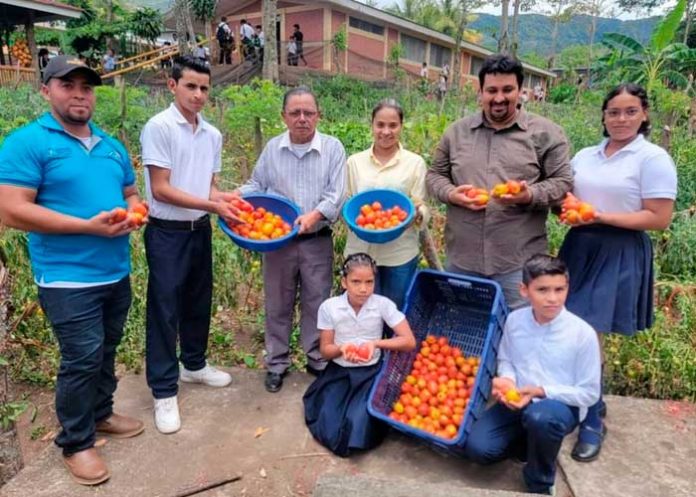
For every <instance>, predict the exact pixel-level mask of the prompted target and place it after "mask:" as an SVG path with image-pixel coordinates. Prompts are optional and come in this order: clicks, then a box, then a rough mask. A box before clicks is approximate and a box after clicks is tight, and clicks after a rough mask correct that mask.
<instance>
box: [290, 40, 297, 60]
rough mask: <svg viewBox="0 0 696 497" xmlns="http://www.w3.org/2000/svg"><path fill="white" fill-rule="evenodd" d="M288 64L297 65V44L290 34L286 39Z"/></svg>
mask: <svg viewBox="0 0 696 497" xmlns="http://www.w3.org/2000/svg"><path fill="white" fill-rule="evenodd" d="M288 65H289V66H296V65H297V44H296V43H295V40H294V39H293V37H292V36H291V37H290V38H289V40H288Z"/></svg>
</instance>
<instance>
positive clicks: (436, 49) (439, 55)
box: [430, 43, 452, 67]
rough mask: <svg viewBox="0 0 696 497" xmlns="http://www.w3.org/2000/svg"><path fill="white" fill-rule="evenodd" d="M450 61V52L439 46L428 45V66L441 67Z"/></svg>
mask: <svg viewBox="0 0 696 497" xmlns="http://www.w3.org/2000/svg"><path fill="white" fill-rule="evenodd" d="M451 59H452V50H450V49H449V48H447V47H441V46H440V45H435V44H434V43H431V44H430V65H431V66H435V67H443V66H444V65H445V64H449V63H450V60H451Z"/></svg>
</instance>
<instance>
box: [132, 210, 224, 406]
mask: <svg viewBox="0 0 696 497" xmlns="http://www.w3.org/2000/svg"><path fill="white" fill-rule="evenodd" d="M174 223H177V222H176V221H175V222H174ZM185 224H188V225H189V227H188V229H185V228H181V227H179V228H174V229H172V228H171V227H166V228H165V227H162V226H158V225H156V220H151V222H150V224H148V226H147V228H146V229H145V253H146V255H147V264H148V267H149V269H150V275H149V278H148V282H147V316H146V324H145V328H146V355H145V359H146V365H147V384H148V386H149V387H150V389H152V395H153V396H154V397H155V398H156V399H161V398H166V397H172V396H174V395H176V394H177V391H178V384H177V382H178V380H179V360H180V361H181V362H182V364H183V365H184V367H185V368H186V369H188V370H191V371H197V370H199V369H202V368H203V367H205V355H206V350H207V347H208V333H209V330H210V307H211V304H212V295H213V258H212V229H211V227H210V222H209V221H207V222H206V223H203V224H202V225H201V224H199V225H198V226H197V227H193V226H191V223H185ZM192 228H193V229H192ZM177 338H178V339H179V348H180V354H179V357H178V358H177V353H176V344H177Z"/></svg>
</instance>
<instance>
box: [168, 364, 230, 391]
mask: <svg viewBox="0 0 696 497" xmlns="http://www.w3.org/2000/svg"><path fill="white" fill-rule="evenodd" d="M179 378H180V379H181V381H183V382H184V383H203V384H204V385H208V386H209V387H226V386H227V385H229V384H230V383H231V382H232V376H231V375H230V374H229V373H225V372H224V371H220V370H219V369H216V368H214V367H213V366H210V365H208V364H206V365H205V367H204V368H203V369H199V370H198V371H189V370H188V369H186V368H185V367H183V366H181V372H180V373H179Z"/></svg>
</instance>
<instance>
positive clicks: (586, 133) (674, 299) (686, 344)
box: [0, 77, 696, 416]
mask: <svg viewBox="0 0 696 497" xmlns="http://www.w3.org/2000/svg"><path fill="white" fill-rule="evenodd" d="M307 83H308V84H310V85H311V86H313V88H314V89H315V90H316V91H317V93H318V95H319V99H320V104H321V107H322V110H323V118H322V121H321V124H320V129H321V130H323V131H325V132H327V133H330V134H332V135H335V136H337V137H338V138H339V139H341V140H342V142H343V143H344V144H345V146H346V149H347V152H348V153H349V154H350V153H353V152H356V151H359V150H362V149H364V148H365V147H367V146H368V144H369V143H370V129H369V115H370V111H371V109H372V106H373V105H374V104H375V103H376V102H378V101H379V100H380V99H382V98H385V97H387V96H393V97H396V98H398V99H399V100H400V101H401V103H402V104H403V106H404V108H405V109H406V122H405V129H404V135H403V142H404V144H405V146H406V147H408V148H409V149H411V150H413V151H415V152H417V153H420V154H422V155H423V156H424V157H425V158H426V160H427V161H429V160H430V159H431V157H432V152H433V150H434V148H435V147H436V145H437V143H438V141H439V139H440V137H441V136H442V133H443V131H444V130H445V128H446V127H447V126H448V125H449V124H450V123H452V122H453V121H454V120H455V119H457V118H458V117H460V116H462V115H464V114H467V113H469V112H471V111H473V110H474V109H475V108H476V100H475V95H474V94H473V93H472V92H471V91H469V90H466V89H465V91H464V92H463V93H462V94H461V96H459V97H451V98H448V99H446V100H445V103H444V105H442V106H441V105H440V104H439V103H438V102H436V101H433V100H428V99H426V98H423V97H422V95H421V94H420V93H419V92H417V91H416V90H415V89H414V90H409V89H407V88H402V89H385V88H374V87H371V86H369V85H368V84H366V83H362V82H358V81H354V80H351V79H349V78H346V77H335V78H332V79H327V80H316V81H307ZM282 92H283V89H282V88H280V87H278V86H276V85H274V84H272V83H269V82H265V81H255V82H253V83H252V84H250V85H247V86H243V87H238V86H231V87H228V88H224V89H217V90H216V91H215V93H214V95H213V96H212V98H211V103H212V105H211V106H210V107H209V108H208V109H207V115H208V118H209V119H210V120H211V121H212V122H213V123H215V124H216V125H217V126H218V127H220V128H221V130H222V131H223V132H224V135H225V150H224V168H223V171H224V174H223V178H222V185H223V187H225V188H233V187H234V186H236V185H238V184H239V183H241V182H243V181H244V180H245V179H246V178H247V177H248V176H249V174H250V172H251V170H252V168H253V165H254V162H255V159H256V157H257V154H258V148H259V147H260V146H261V145H262V144H263V143H265V141H267V140H268V139H269V138H271V137H272V136H274V135H276V134H278V133H279V132H281V131H282V129H283V126H282V121H281V118H280V110H281V95H282ZM678 95H681V94H680V93H679V92H665V94H664V95H661V96H659V98H657V99H656V104H655V105H654V109H653V112H652V113H651V119H652V121H653V125H654V129H660V128H661V126H662V125H663V124H664V123H665V122H670V123H672V126H673V131H672V150H671V153H672V156H673V157H674V159H675V162H676V163H677V165H678V168H679V178H680V189H679V198H678V202H677V210H678V212H677V213H676V214H675V216H674V221H673V223H672V226H671V227H670V229H669V230H667V231H665V232H663V233H655V234H654V235H653V241H654V244H655V253H656V258H655V263H656V271H657V275H658V283H657V302H658V306H657V322H656V324H655V326H654V327H653V329H652V330H650V331H648V332H645V333H642V334H640V335H639V336H638V337H636V338H633V339H625V338H622V337H611V338H610V339H609V341H608V344H607V353H608V360H607V365H608V369H607V374H608V385H609V388H610V389H611V391H613V392H615V393H622V394H631V395H641V396H647V397H658V398H677V399H681V398H687V399H691V400H695V399H696V251H695V250H694V246H696V222H695V220H694V210H695V207H694V206H696V167H695V166H694V164H696V142H694V140H693V139H690V138H689V136H688V133H687V126H686V124H687V121H686V115H685V112H684V110H683V109H680V110H679V112H681V113H679V112H677V113H676V114H675V112H676V110H675V109H677V108H678V107H679V105H680V102H681V101H680V100H679V98H680V97H679V96H678ZM602 97H603V93H602V92H585V93H583V94H581V95H580V96H578V97H577V98H575V97H574V99H573V101H572V102H571V103H548V104H534V103H530V104H529V106H530V110H531V111H533V112H537V113H540V114H542V115H545V116H547V117H549V118H551V119H553V120H554V121H555V122H557V123H558V124H560V125H561V126H563V128H564V129H565V131H566V134H567V136H568V138H569V140H570V142H571V144H572V151H573V153H575V152H577V151H578V150H579V149H580V148H582V147H586V146H589V145H593V144H595V143H597V142H598V141H599V139H600V138H601V123H600V111H599V107H600V104H601V100H602ZM127 98H128V114H127V117H126V120H125V122H123V123H122V122H121V120H120V111H119V108H120V107H119V105H120V100H119V95H118V91H117V90H115V89H114V88H112V87H102V88H99V89H98V99H99V100H98V101H99V103H98V106H97V112H96V115H95V121H96V122H97V123H98V124H99V125H100V126H102V127H104V128H105V129H106V130H107V131H109V132H111V133H113V134H115V135H120V133H121V131H122V130H123V132H124V133H125V136H126V139H127V142H128V146H129V148H130V150H131V151H132V155H133V156H134V157H136V156H137V155H138V148H139V142H138V133H139V131H140V129H141V128H142V126H143V124H144V123H145V121H146V120H147V119H148V118H149V117H150V116H152V115H154V114H155V113H157V112H159V111H160V110H162V109H164V108H165V106H166V105H167V103H168V100H169V96H168V95H167V94H165V93H159V92H156V91H152V90H148V89H146V88H129V89H128V93H127ZM675 99H676V100H675ZM0 101H1V102H3V105H2V106H0V140H2V137H4V136H5V135H6V134H7V133H8V132H9V131H10V130H11V129H13V128H15V127H17V126H21V125H22V124H25V123H27V122H29V121H31V120H32V119H34V118H35V117H36V116H37V115H38V114H39V113H41V112H42V111H43V110H44V109H45V103H44V102H43V100H42V99H41V97H40V96H39V95H38V94H37V93H36V92H35V91H34V90H32V89H30V88H28V87H22V88H19V89H17V90H12V91H9V90H6V89H2V88H0ZM675 116H676V117H675ZM256 123H257V124H258V125H257V124H256ZM658 139H659V137H658ZM138 175H139V177H140V179H141V180H142V170H138ZM443 216H444V210H443V209H442V207H441V206H436V209H435V215H434V219H433V221H432V224H431V229H432V230H433V234H434V236H435V239H436V244H437V245H438V246H440V247H441V246H442V237H443V233H442V226H443V223H442V220H443ZM565 229H566V228H565V227H563V226H561V225H560V224H558V222H557V221H556V220H555V218H550V219H549V233H550V245H551V250H552V251H553V252H555V251H556V250H558V247H559V246H560V243H561V242H562V240H563V236H564V233H565ZM338 232H339V235H338V238H337V242H336V253H337V258H340V253H341V251H342V247H343V246H344V243H345V242H344V230H343V228H340V229H339V230H338ZM131 244H132V260H133V273H132V283H133V306H132V309H131V312H130V316H129V319H128V322H127V326H126V333H125V336H124V339H123V341H122V344H121V347H120V349H119V361H120V362H121V363H122V364H124V365H125V366H126V367H127V368H129V369H130V370H133V371H140V370H141V369H142V365H143V351H144V345H145V343H144V342H145V341H144V310H145V288H146V283H147V267H146V262H145V255H144V247H143V240H142V235H141V234H139V233H138V234H136V235H134V236H132V237H131ZM0 250H2V251H3V252H4V254H5V256H6V258H7V260H8V261H9V268H10V272H11V274H12V278H13V286H12V296H11V299H12V301H11V321H10V322H11V323H15V322H16V323H17V326H16V329H15V330H14V331H13V333H12V335H11V338H10V341H9V344H8V350H7V351H6V356H7V357H8V361H7V362H8V363H9V367H10V369H11V371H12V374H13V377H14V378H15V379H17V380H22V381H28V382H31V383H36V384H41V385H51V384H52V383H53V382H54V380H55V376H54V375H55V371H56V369H57V365H58V352H57V348H56V344H55V341H54V338H53V336H52V334H51V331H50V328H49V326H48V323H47V321H46V319H45V317H44V316H43V314H42V312H41V310H40V308H39V307H38V305H37V299H36V289H35V285H34V284H33V282H32V277H31V273H30V267H29V260H28V254H27V249H26V235H25V234H23V233H20V232H18V231H14V230H6V231H5V232H4V233H2V235H1V236H0ZM213 250H214V260H215V283H214V284H215V290H214V303H213V315H214V319H213V328H212V332H211V338H210V349H211V357H212V360H213V361H216V362H217V363H220V364H223V365H230V364H237V365H241V366H244V367H252V368H253V367H259V366H260V365H261V360H262V347H263V300H262V295H263V292H262V285H261V274H260V257H259V256H258V255H257V254H254V253H250V252H246V251H243V250H241V249H239V248H237V247H236V246H235V245H233V244H232V243H231V242H230V241H229V240H228V239H227V238H226V237H225V236H224V235H222V234H221V232H220V231H219V230H215V235H214V246H213ZM20 318H21V319H20ZM295 342H296V339H295ZM294 350H296V351H297V350H298V348H295V349H294ZM294 355H295V364H296V366H297V367H300V366H302V361H303V359H302V357H301V355H302V354H301V353H297V352H296V353H295V354H294ZM4 415H5V416H11V415H12V413H5V414H4Z"/></svg>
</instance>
